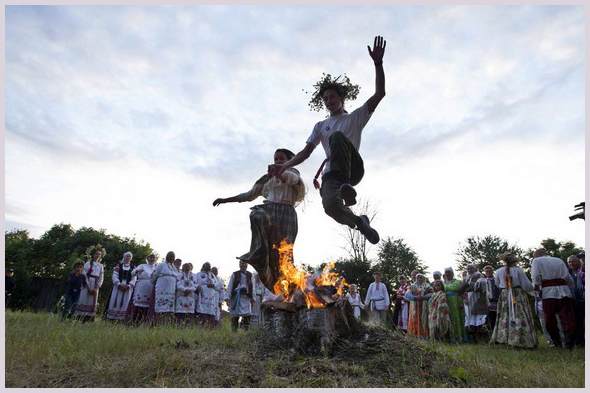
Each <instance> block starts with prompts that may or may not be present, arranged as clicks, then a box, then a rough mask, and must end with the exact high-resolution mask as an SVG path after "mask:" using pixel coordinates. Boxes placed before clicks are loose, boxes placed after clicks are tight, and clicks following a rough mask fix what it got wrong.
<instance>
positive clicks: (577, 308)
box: [567, 255, 586, 347]
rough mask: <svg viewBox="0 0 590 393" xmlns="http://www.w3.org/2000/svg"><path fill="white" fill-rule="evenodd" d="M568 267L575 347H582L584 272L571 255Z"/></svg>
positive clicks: (574, 256) (575, 257)
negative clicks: (571, 294) (571, 286)
mask: <svg viewBox="0 0 590 393" xmlns="http://www.w3.org/2000/svg"><path fill="white" fill-rule="evenodd" d="M567 263H568V265H569V267H570V275H571V277H572V280H573V282H574V314H575V317H576V335H575V341H576V345H578V346H581V347H583V346H584V326H585V323H584V317H585V312H584V290H585V287H586V283H585V282H584V272H582V262H581V261H580V258H579V257H578V256H577V255H571V256H570V257H569V258H568V259H567Z"/></svg>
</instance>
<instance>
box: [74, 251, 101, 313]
mask: <svg viewBox="0 0 590 393" xmlns="http://www.w3.org/2000/svg"><path fill="white" fill-rule="evenodd" d="M89 251H90V252H89V254H90V255H92V257H90V258H89V260H88V261H87V262H86V263H85V264H84V271H83V273H84V275H85V276H86V285H85V286H83V287H82V289H81V290H80V299H79V300H78V305H77V306H76V311H75V312H74V317H76V318H77V319H80V320H81V321H82V322H88V321H94V318H95V317H96V309H97V308H98V292H99V290H100V287H101V286H102V282H103V280H104V266H103V265H102V263H100V261H101V260H102V258H104V256H105V255H106V251H105V250H104V248H102V247H101V246H100V245H97V246H94V247H92V248H91V249H90V250H89Z"/></svg>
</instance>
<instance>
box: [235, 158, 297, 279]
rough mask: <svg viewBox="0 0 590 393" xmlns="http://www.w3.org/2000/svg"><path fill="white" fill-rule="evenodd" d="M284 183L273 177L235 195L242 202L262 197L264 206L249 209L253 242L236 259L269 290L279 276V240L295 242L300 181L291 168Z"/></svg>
mask: <svg viewBox="0 0 590 393" xmlns="http://www.w3.org/2000/svg"><path fill="white" fill-rule="evenodd" d="M283 176H285V177H286V179H287V181H285V182H283V181H281V180H279V179H277V178H276V177H271V178H269V179H268V180H267V181H266V182H265V183H259V182H257V183H256V184H255V185H254V186H253V187H252V189H251V190H250V191H248V192H245V193H243V194H240V195H238V199H239V200H240V201H242V202H245V201H253V200H254V199H256V198H257V197H259V196H263V197H264V198H265V200H264V203H263V204H261V205H256V206H253V207H252V208H251V210H252V211H251V212H250V228H251V230H252V240H251V242H250V251H249V252H247V253H245V254H244V255H242V256H240V257H239V259H241V260H244V261H246V262H248V263H249V264H250V265H252V267H253V268H254V269H256V271H257V272H258V273H259V274H260V277H261V279H264V280H266V282H263V284H264V285H265V286H267V287H270V288H272V286H273V285H274V283H275V282H276V280H277V279H278V277H279V275H280V273H279V271H278V266H279V263H278V259H279V253H278V250H277V249H276V248H275V247H276V246H278V245H279V244H280V242H281V240H287V241H288V242H289V243H290V244H294V243H295V239H296V238H297V232H298V224H297V213H296V211H295V207H294V205H295V203H296V202H297V198H298V197H299V195H300V193H301V188H302V187H304V186H303V180H302V179H301V177H300V176H299V172H298V171H297V170H296V169H294V168H289V169H287V170H286V171H285V172H284V174H283Z"/></svg>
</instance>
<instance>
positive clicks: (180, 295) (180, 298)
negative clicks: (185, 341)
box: [174, 271, 197, 319]
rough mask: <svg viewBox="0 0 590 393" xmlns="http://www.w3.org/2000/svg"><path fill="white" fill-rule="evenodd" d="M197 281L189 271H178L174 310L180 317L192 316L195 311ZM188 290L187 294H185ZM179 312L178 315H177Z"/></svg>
mask: <svg viewBox="0 0 590 393" xmlns="http://www.w3.org/2000/svg"><path fill="white" fill-rule="evenodd" d="M196 290H197V283H196V282H195V278H194V275H193V274H192V273H191V272H182V271H181V272H180V273H179V275H178V278H177V280H176V304H175V307H174V312H175V313H176V314H177V316H179V317H180V318H181V319H185V318H186V317H187V316H189V317H190V316H192V315H194V313H195V306H196V302H195V292H196ZM187 291H188V295H187V294H186V293H187ZM179 314H180V315H179Z"/></svg>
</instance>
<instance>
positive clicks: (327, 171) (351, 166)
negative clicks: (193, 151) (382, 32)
mask: <svg viewBox="0 0 590 393" xmlns="http://www.w3.org/2000/svg"><path fill="white" fill-rule="evenodd" d="M385 44H386V42H385V40H384V39H383V37H381V36H377V37H375V41H374V43H373V49H371V47H370V46H367V48H368V50H369V55H370V56H371V59H373V62H374V63H375V73H376V78H375V93H374V94H373V95H372V96H371V97H370V98H369V99H368V100H367V102H365V103H364V104H363V105H362V106H361V107H360V108H357V109H356V110H354V111H353V112H351V113H348V112H346V110H344V100H345V98H346V97H348V93H349V92H348V91H347V90H346V86H345V85H344V84H342V83H340V82H338V81H337V79H338V78H337V79H336V80H335V81H329V82H327V83H320V85H319V91H318V92H317V94H319V96H320V97H321V99H322V101H323V104H324V105H325V107H326V109H327V110H328V111H329V112H330V116H329V117H328V118H327V119H325V120H323V121H320V122H318V123H317V124H316V125H315V127H314V128H313V131H312V133H311V136H310V137H309V138H308V139H307V143H306V145H305V147H304V148H303V150H301V151H300V152H299V153H297V154H296V155H295V156H294V157H293V158H291V159H290V160H288V161H287V162H285V163H283V164H278V165H274V166H273V167H272V168H271V174H272V175H274V176H280V175H281V174H282V173H283V172H284V171H285V170H286V169H288V168H291V167H294V166H296V165H299V164H301V163H302V162H303V161H305V160H306V159H307V158H309V156H310V155H311V153H312V152H313V150H314V149H315V147H316V146H317V145H318V144H319V143H320V142H321V143H322V147H323V148H324V150H325V152H326V161H325V162H324V164H325V168H324V172H323V176H322V185H321V188H320V194H321V197H322V205H323V207H324V211H325V212H326V214H327V215H329V216H330V217H332V218H333V219H334V220H336V221H337V222H339V223H340V224H345V225H348V226H349V227H351V228H356V229H358V230H359V231H360V232H361V233H362V234H363V235H364V236H365V238H366V239H367V240H369V241H370V242H371V243H373V244H376V243H378V242H379V233H377V231H376V230H375V229H373V228H371V226H370V223H369V219H368V217H367V216H365V215H361V216H357V215H355V214H354V213H353V212H352V210H350V208H349V207H348V206H352V205H354V204H355V203H356V199H355V198H356V191H355V189H354V188H353V186H355V185H357V184H358V183H359V182H360V181H361V179H362V178H363V175H364V172H365V171H364V166H363V160H362V158H361V156H360V154H359V152H358V149H359V146H360V143H361V133H362V130H363V128H364V126H365V125H366V124H367V122H368V121H369V118H370V117H371V115H372V114H373V112H374V111H375V109H376V108H377V105H378V104H379V102H380V101H381V100H382V99H383V97H385V74H384V72H383V54H384V52H385ZM357 92H358V88H357Z"/></svg>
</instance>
